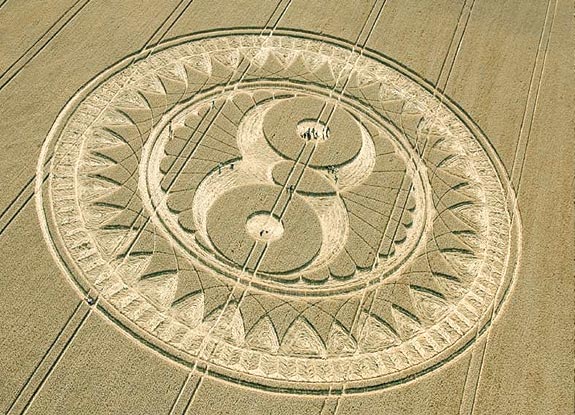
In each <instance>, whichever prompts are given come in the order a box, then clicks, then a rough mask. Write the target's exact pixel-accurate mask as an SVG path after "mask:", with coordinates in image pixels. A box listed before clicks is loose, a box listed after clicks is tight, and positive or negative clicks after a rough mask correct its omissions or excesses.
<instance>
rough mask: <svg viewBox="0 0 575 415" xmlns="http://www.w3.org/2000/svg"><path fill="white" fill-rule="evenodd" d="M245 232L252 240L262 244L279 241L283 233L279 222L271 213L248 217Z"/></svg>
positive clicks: (257, 213) (255, 214)
mask: <svg viewBox="0 0 575 415" xmlns="http://www.w3.org/2000/svg"><path fill="white" fill-rule="evenodd" d="M246 230H247V231H248V234H249V235H250V236H251V237H252V238H254V239H256V240H260V241H264V242H271V241H275V240H277V239H280V238H281V237H282V235H283V233H284V227H283V225H282V223H281V221H280V220H279V219H278V218H277V217H275V216H273V215H272V213H271V212H256V213H254V214H252V215H250V217H249V218H248V220H247V222H246Z"/></svg>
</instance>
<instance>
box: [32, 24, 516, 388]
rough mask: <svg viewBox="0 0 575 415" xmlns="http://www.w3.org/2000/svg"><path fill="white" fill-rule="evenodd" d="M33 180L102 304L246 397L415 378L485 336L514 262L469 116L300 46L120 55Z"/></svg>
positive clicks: (235, 41) (488, 164) (511, 226)
mask: <svg viewBox="0 0 575 415" xmlns="http://www.w3.org/2000/svg"><path fill="white" fill-rule="evenodd" d="M50 157H51V159H50ZM48 161H49V162H48ZM45 166H46V167H45ZM39 169H40V171H39V174H38V178H39V181H38V183H37V189H38V190H42V191H39V192H37V197H38V210H39V213H40V219H41V221H42V224H43V230H44V234H45V236H46V238H47V240H48V242H49V244H50V246H51V247H53V252H54V254H55V255H56V256H57V257H58V258H59V260H61V263H62V264H63V265H64V266H65V267H66V269H67V271H68V272H69V274H70V277H71V278H72V279H73V280H74V281H75V282H76V283H77V284H78V285H79V286H80V287H81V288H82V289H83V290H85V291H88V290H92V292H97V293H98V294H99V298H100V300H99V304H100V306H101V309H102V310H104V311H105V312H106V313H109V314H110V315H111V316H113V320H114V321H115V322H117V323H118V324H120V325H122V326H123V327H125V328H126V329H128V330H130V331H131V332H133V333H134V334H135V335H136V336H137V338H140V339H144V340H145V341H144V343H143V344H148V345H149V344H151V345H153V346H154V348H156V350H161V351H162V352H163V353H165V354H166V355H168V356H171V357H173V358H175V359H176V360H178V361H179V362H183V363H186V364H189V365H191V366H193V367H194V368H198V369H200V370H204V371H206V372H208V373H210V374H213V375H215V376H222V377H224V378H225V379H228V380H231V381H236V382H240V383H243V384H247V385H252V386H254V387H259V388H266V389H273V390H276V391H282V392H288V393H328V392H329V391H333V390H343V391H345V392H346V393H352V392H364V391H368V390H371V389H373V388H381V387H385V386H389V385H392V384H395V383H397V382H402V381H404V380H407V379H413V378H415V377H416V376H417V375H419V374H421V373H426V372H428V371H429V370H431V369H433V368H435V367H437V366H439V365H440V364H442V363H443V362H445V361H447V360H449V359H450V358H452V357H453V356H455V355H457V354H458V353H459V352H460V351H461V350H462V349H463V348H465V347H466V346H467V345H469V344H471V343H473V340H474V339H475V338H476V337H477V335H478V334H480V333H481V332H482V331H483V329H484V328H485V327H486V326H487V325H488V323H490V322H491V320H492V317H493V315H494V312H495V311H496V310H498V309H499V307H500V304H501V302H502V300H503V298H504V295H505V293H506V292H507V290H508V288H509V286H510V284H511V281H512V276H513V272H514V264H515V262H516V260H517V252H516V251H517V239H518V226H517V223H518V222H517V219H518V218H517V212H516V211H514V209H515V207H514V206H515V203H514V195H513V192H512V191H511V190H510V185H509V182H508V179H507V177H506V176H505V174H504V171H503V169H502V168H501V166H500V163H499V161H498V160H497V158H496V156H495V155H494V152H493V151H492V150H491V149H490V147H489V145H488V142H487V140H486V139H485V137H484V136H483V135H482V133H481V131H480V130H479V129H478V128H477V127H475V126H474V124H473V123H472V122H471V121H470V120H469V119H468V118H467V117H466V116H465V114H463V113H462V112H461V111H460V110H458V109H457V107H455V106H453V105H451V104H450V103H449V101H448V100H447V99H446V98H445V97H442V96H441V95H440V94H438V93H437V92H436V91H433V92H431V91H430V90H428V89H427V87H426V85H425V83H424V82H422V81H421V80H419V79H418V78H417V77H415V76H414V75H412V74H409V73H408V72H407V71H406V70H404V69H402V68H400V67H398V66H397V65H396V64H394V63H392V62H390V61H388V60H386V59H384V58H382V57H381V56H377V55H375V54H372V53H369V52H366V51H363V52H362V53H359V52H357V51H356V50H355V49H353V48H351V47H349V46H348V45H346V44H343V43H341V42H336V41H333V40H330V39H327V38H320V37H312V36H307V35H306V36H303V35H302V34H300V33H297V32H290V31H277V32H275V33H274V35H266V36H262V35H259V34H254V33H250V32H249V31H248V32H246V31H243V32H241V33H240V32H226V33H223V32H220V33H212V34H210V35H204V36H203V37H194V36H192V37H185V38H180V39H176V40H174V41H170V42H167V43H165V44H164V45H163V46H162V47H161V48H160V49H158V50H156V51H155V52H154V53H151V54H150V53H149V52H145V53H142V54H140V55H136V56H133V57H130V58H127V59H125V60H123V61H122V62H120V63H118V64H117V65H115V66H114V67H113V68H111V69H109V70H107V71H106V72H104V73H103V74H101V75H100V76H99V77H97V78H96V79H95V80H94V81H92V82H91V83H89V84H88V85H87V86H86V87H85V88H84V89H83V90H82V91H80V92H79V93H78V95H77V96H75V97H74V98H73V99H72V101H71V102H70V104H69V105H68V106H67V107H66V108H65V109H64V111H63V112H62V114H61V115H60V116H59V118H58V120H57V122H56V124H55V125H54V127H53V129H52V131H51V132H50V135H49V137H48V139H47V141H46V144H45V146H44V149H43V152H42V156H41V159H40V161H39ZM44 169H46V170H44ZM45 174H49V179H48V181H47V185H46V186H43V185H42V180H41V178H43V177H44V176H45Z"/></svg>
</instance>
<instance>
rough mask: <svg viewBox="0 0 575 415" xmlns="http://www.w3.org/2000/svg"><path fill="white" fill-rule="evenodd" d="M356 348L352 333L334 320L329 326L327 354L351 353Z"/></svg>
mask: <svg viewBox="0 0 575 415" xmlns="http://www.w3.org/2000/svg"><path fill="white" fill-rule="evenodd" d="M356 350H357V344H356V342H355V340H354V339H353V337H352V335H351V334H350V333H348V332H347V331H346V330H344V328H343V327H342V326H341V325H340V324H338V323H337V322H335V323H334V324H333V325H332V326H331V330H330V332H329V337H328V342H327V353H328V355H329V354H331V355H337V356H339V355H345V354H353V353H354V352H355V351H356Z"/></svg>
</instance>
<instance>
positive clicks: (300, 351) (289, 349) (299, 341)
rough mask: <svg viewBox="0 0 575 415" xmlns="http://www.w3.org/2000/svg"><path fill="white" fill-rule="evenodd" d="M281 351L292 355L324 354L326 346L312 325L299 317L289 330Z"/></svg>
mask: <svg viewBox="0 0 575 415" xmlns="http://www.w3.org/2000/svg"><path fill="white" fill-rule="evenodd" d="M280 352H281V353H283V354H286V355H290V356H323V355H325V347H324V345H323V342H322V341H321V339H320V337H319V335H318V334H317V333H316V332H315V330H314V329H313V328H312V327H311V325H310V324H309V323H308V322H307V321H305V319H303V318H298V319H297V320H295V321H294V322H293V324H292V325H291V327H290V328H289V329H288V330H287V332H286V334H285V336H284V338H283V341H282V345H281V347H280Z"/></svg>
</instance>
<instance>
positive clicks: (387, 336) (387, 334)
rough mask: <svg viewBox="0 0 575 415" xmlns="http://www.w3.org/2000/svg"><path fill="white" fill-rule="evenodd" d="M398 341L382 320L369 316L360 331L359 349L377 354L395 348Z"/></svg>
mask: <svg viewBox="0 0 575 415" xmlns="http://www.w3.org/2000/svg"><path fill="white" fill-rule="evenodd" d="M399 343H400V339H399V337H398V336H397V334H395V332H394V331H393V330H392V329H391V327H390V326H389V324H387V323H385V322H384V321H383V320H380V319H378V318H375V317H372V316H369V317H367V319H366V321H365V323H364V325H363V328H362V330H361V335H360V340H359V348H360V349H361V350H362V351H364V352H367V353H369V352H377V351H380V350H383V349H387V348H388V347H392V346H396V345H398V344H399Z"/></svg>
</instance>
